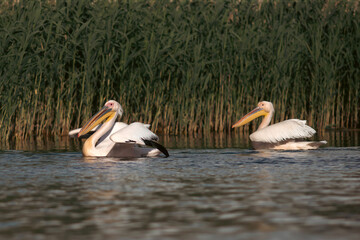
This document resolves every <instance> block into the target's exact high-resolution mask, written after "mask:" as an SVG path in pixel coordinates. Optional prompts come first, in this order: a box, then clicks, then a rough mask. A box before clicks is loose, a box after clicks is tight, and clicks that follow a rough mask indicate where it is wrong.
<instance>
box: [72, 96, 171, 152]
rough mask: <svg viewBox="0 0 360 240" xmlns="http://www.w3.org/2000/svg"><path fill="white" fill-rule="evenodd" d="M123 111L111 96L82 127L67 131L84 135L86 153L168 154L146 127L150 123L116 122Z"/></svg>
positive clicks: (75, 134) (156, 137)
mask: <svg viewBox="0 0 360 240" xmlns="http://www.w3.org/2000/svg"><path fill="white" fill-rule="evenodd" d="M122 113H123V109H122V107H121V105H120V104H119V103H118V102H116V101H114V100H110V101H108V102H106V103H105V106H104V107H103V108H102V109H101V110H100V111H99V112H98V113H97V114H95V115H94V116H93V117H91V119H90V120H89V121H88V122H87V123H86V124H85V125H84V126H83V127H82V128H78V129H75V130H72V131H70V132H69V135H70V136H74V137H75V136H76V137H78V138H87V139H86V141H85V143H84V145H83V148H82V153H83V155H84V156H86V157H88V156H92V157H123V158H138V157H153V156H158V155H159V154H161V153H163V154H164V155H165V157H168V156H169V153H168V151H167V150H166V148H165V147H163V146H162V145H160V144H159V143H158V142H157V141H158V139H159V137H158V136H157V135H156V134H155V133H153V132H152V131H150V130H149V127H150V125H149V124H143V123H139V122H135V123H132V124H130V125H128V124H126V123H123V122H115V121H116V118H117V117H118V116H122ZM89 133H90V134H89Z"/></svg>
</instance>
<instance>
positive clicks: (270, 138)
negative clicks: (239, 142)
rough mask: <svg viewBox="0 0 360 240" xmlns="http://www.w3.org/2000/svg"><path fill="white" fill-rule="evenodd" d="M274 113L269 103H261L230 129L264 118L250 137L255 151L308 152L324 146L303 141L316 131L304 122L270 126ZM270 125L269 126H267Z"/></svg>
mask: <svg viewBox="0 0 360 240" xmlns="http://www.w3.org/2000/svg"><path fill="white" fill-rule="evenodd" d="M274 113H275V110H274V106H273V104H272V103H271V102H267V101H262V102H259V103H258V107H257V108H255V109H254V110H252V111H251V112H249V113H248V114H246V115H245V116H244V117H242V118H241V119H240V120H239V121H238V122H236V123H235V124H234V125H233V126H232V127H233V128H236V127H240V126H243V125H245V124H247V123H249V122H251V121H252V120H254V119H255V118H258V117H261V116H264V118H263V120H262V122H261V124H260V126H259V128H258V129H257V131H255V132H254V133H252V134H251V135H250V140H251V142H252V145H253V147H254V148H255V149H278V150H308V149H317V148H318V147H319V146H321V145H323V144H326V143H327V142H326V141H319V142H314V141H303V140H302V139H305V138H310V137H312V136H313V135H314V134H315V133H316V131H315V130H314V129H313V128H311V127H309V126H308V125H306V121H305V120H299V119H289V120H285V121H282V122H279V123H275V124H273V125H270V122H271V119H272V117H273V115H274ZM269 125H270V126H269Z"/></svg>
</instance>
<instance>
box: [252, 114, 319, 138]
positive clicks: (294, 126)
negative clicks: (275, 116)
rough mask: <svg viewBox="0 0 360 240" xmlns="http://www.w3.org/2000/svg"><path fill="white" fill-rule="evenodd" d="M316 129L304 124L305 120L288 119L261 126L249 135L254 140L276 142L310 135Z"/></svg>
mask: <svg viewBox="0 0 360 240" xmlns="http://www.w3.org/2000/svg"><path fill="white" fill-rule="evenodd" d="M315 133H316V131H315V130H314V129H313V128H311V127H309V126H308V125H306V121H305V120H299V119H289V120H285V121H283V122H279V123H275V124H273V125H270V126H268V127H265V128H262V129H260V130H258V131H256V132H254V133H252V134H251V135H250V140H251V141H254V142H266V143H277V142H281V141H284V140H290V139H303V138H310V137H312V136H313V135H314V134H315Z"/></svg>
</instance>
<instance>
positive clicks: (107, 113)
mask: <svg viewBox="0 0 360 240" xmlns="http://www.w3.org/2000/svg"><path fill="white" fill-rule="evenodd" d="M122 114H123V109H122V107H121V105H120V103H118V102H116V101H114V100H109V101H107V102H106V103H105V105H104V107H103V108H102V109H101V110H100V111H99V112H98V113H96V114H95V115H94V116H92V117H91V118H90V120H89V121H88V122H87V123H86V124H85V125H84V126H83V127H82V128H81V130H80V132H79V133H78V137H80V136H82V135H85V134H86V133H88V132H89V131H90V130H92V129H93V128H94V127H96V126H97V125H98V124H100V123H102V122H103V121H106V122H107V121H110V120H112V119H116V117H117V116H118V115H120V116H121V115H122Z"/></svg>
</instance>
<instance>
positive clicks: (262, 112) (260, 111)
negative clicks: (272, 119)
mask: <svg viewBox="0 0 360 240" xmlns="http://www.w3.org/2000/svg"><path fill="white" fill-rule="evenodd" d="M274 112H275V110H274V106H273V105H272V103H271V102H267V101H261V102H259V103H258V106H257V108H255V109H254V110H252V111H251V112H249V113H248V114H246V115H245V116H243V117H242V118H241V119H240V120H239V121H238V122H236V123H235V124H234V125H233V126H232V127H233V128H236V127H240V126H243V125H245V124H247V123H248V122H251V121H252V120H254V119H255V118H258V117H261V116H265V117H266V116H268V115H269V114H270V115H271V116H272V114H273V113H274Z"/></svg>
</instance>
